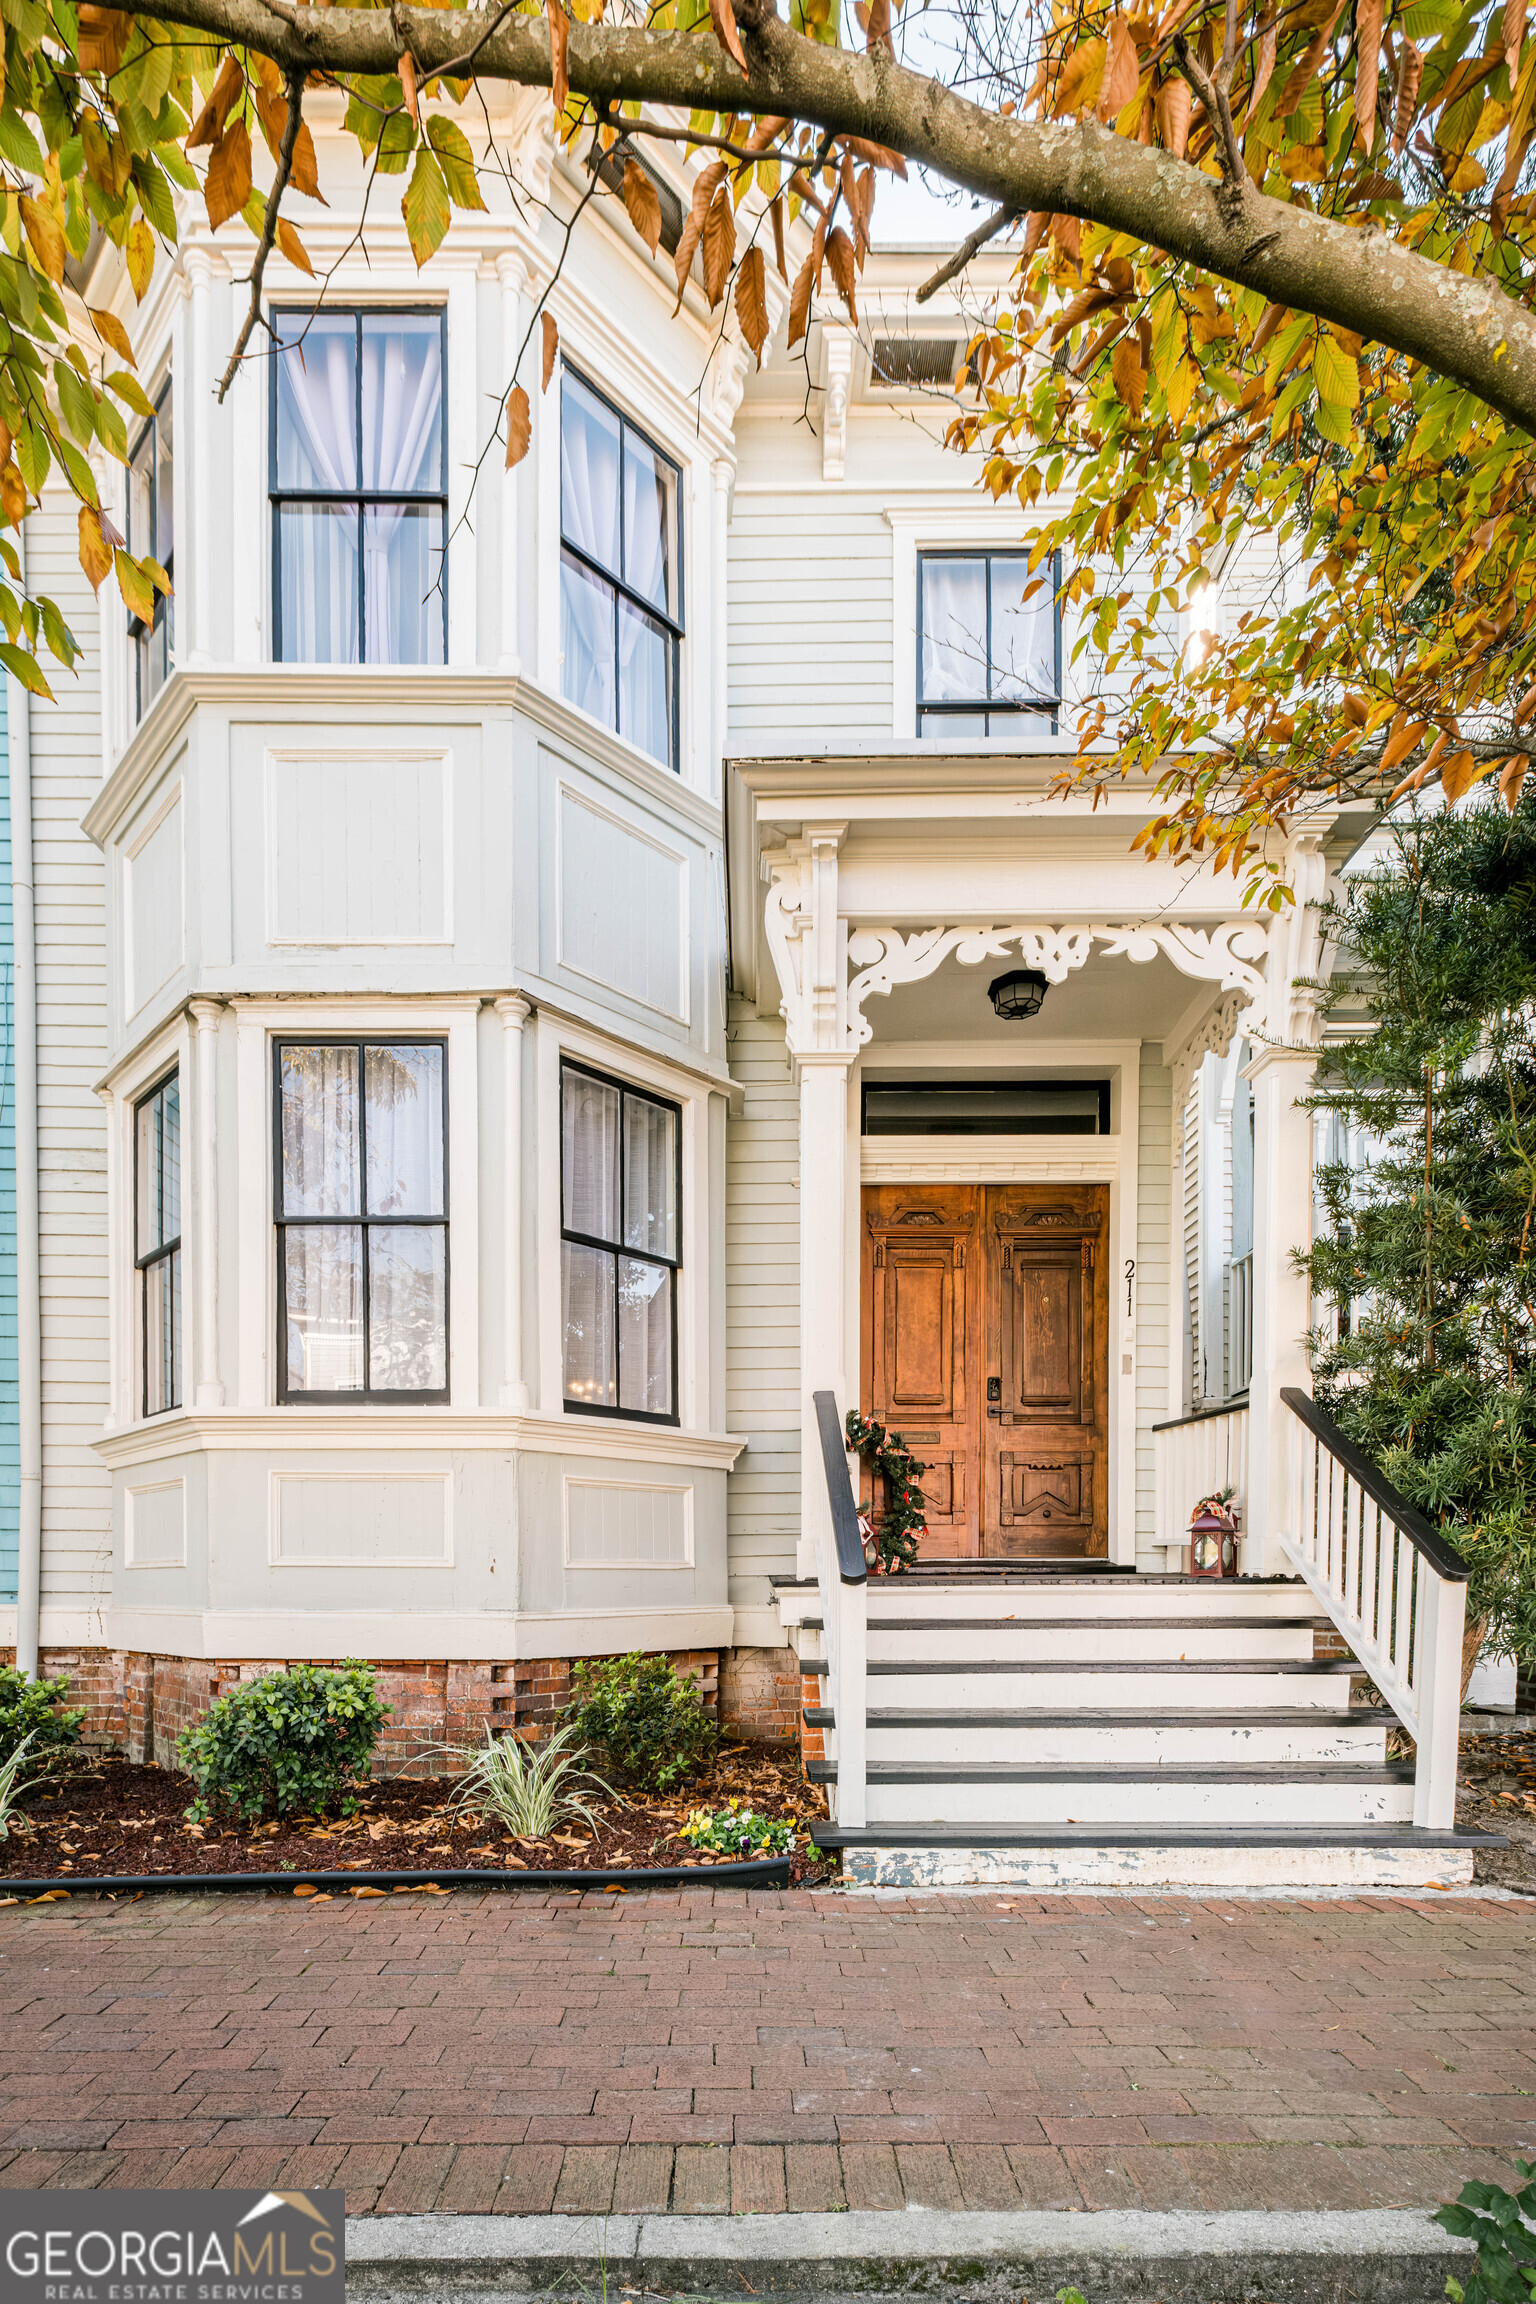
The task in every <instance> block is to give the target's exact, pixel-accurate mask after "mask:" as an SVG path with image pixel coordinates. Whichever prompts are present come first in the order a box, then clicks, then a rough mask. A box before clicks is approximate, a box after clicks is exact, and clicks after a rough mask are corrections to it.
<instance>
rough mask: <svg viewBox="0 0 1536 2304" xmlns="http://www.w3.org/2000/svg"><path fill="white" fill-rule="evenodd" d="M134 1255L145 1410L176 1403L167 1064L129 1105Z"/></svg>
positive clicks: (176, 1293)
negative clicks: (163, 1073)
mask: <svg viewBox="0 0 1536 2304" xmlns="http://www.w3.org/2000/svg"><path fill="white" fill-rule="evenodd" d="M133 1204H134V1220H133V1230H134V1239H133V1247H134V1262H135V1264H136V1266H137V1269H138V1275H139V1307H138V1309H139V1351H140V1356H141V1359H142V1362H143V1382H142V1384H141V1386H140V1398H141V1399H142V1401H143V1413H144V1414H145V1415H146V1416H163V1415H164V1414H165V1412H166V1410H167V1409H168V1408H179V1407H180V1406H181V1086H180V1082H179V1080H178V1078H177V1075H176V1074H175V1073H174V1072H172V1073H170V1074H169V1075H168V1076H167V1078H165V1079H164V1080H162V1081H161V1082H160V1083H159V1085H158V1086H157V1087H155V1088H152V1089H151V1090H150V1092H149V1094H148V1095H147V1096H141V1097H140V1099H139V1101H138V1103H137V1104H136V1105H135V1106H134V1110H133Z"/></svg>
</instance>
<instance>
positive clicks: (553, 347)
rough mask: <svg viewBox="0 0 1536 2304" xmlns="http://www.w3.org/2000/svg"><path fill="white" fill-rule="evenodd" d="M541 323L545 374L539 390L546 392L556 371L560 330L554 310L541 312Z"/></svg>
mask: <svg viewBox="0 0 1536 2304" xmlns="http://www.w3.org/2000/svg"><path fill="white" fill-rule="evenodd" d="M539 324H540V327H541V329H542V331H543V336H544V374H543V378H542V380H541V382H540V384H539V390H540V392H541V393H544V392H547V391H548V390H549V380H550V378H551V376H553V374H554V372H555V355H556V354H557V353H558V352H559V350H560V330H559V328H558V327H557V326H556V324H555V316H554V314H553V313H552V312H544V313H541V314H540V316H539Z"/></svg>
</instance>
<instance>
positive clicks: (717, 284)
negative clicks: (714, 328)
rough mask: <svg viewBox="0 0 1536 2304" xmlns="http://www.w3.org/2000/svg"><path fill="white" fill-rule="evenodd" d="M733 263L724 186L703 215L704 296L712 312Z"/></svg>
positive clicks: (732, 222) (731, 218)
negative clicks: (707, 299)
mask: <svg viewBox="0 0 1536 2304" xmlns="http://www.w3.org/2000/svg"><path fill="white" fill-rule="evenodd" d="M735 261H736V212H735V210H734V209H733V208H732V206H731V196H730V194H729V192H728V191H727V190H726V189H725V187H724V185H722V186H721V187H720V190H719V191H718V192H717V193H716V194H715V197H714V199H713V200H711V202H710V204H709V207H708V209H707V210H706V211H705V215H704V293H705V295H706V296H707V297H708V298H709V307H710V310H711V311H713V310H714V308H715V306H716V305H717V304H718V303H719V301H720V299H721V297H722V296H723V295H724V294H725V291H726V287H727V285H728V284H729V281H730V277H731V266H732V265H733V264H734V263H735Z"/></svg>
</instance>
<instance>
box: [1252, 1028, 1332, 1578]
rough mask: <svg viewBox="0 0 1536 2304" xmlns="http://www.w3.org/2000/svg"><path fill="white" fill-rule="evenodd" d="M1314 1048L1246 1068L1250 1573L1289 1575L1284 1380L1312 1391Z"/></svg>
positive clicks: (1266, 1052)
mask: <svg viewBox="0 0 1536 2304" xmlns="http://www.w3.org/2000/svg"><path fill="white" fill-rule="evenodd" d="M1316 1069H1317V1051H1316V1050H1315V1049H1313V1048H1265V1049H1262V1050H1261V1051H1260V1053H1259V1054H1258V1055H1257V1056H1256V1057H1255V1058H1254V1060H1253V1062H1252V1063H1251V1064H1249V1065H1248V1066H1246V1067H1245V1077H1246V1078H1247V1079H1249V1080H1250V1081H1251V1082H1252V1083H1253V1382H1252V1385H1251V1387H1250V1390H1249V1395H1248V1398H1249V1448H1250V1454H1249V1463H1248V1525H1247V1528H1246V1529H1245V1530H1244V1534H1243V1548H1242V1550H1243V1558H1242V1566H1243V1570H1244V1573H1245V1574H1248V1575H1277V1574H1281V1573H1283V1568H1282V1564H1281V1561H1280V1557H1279V1552H1278V1548H1277V1546H1276V1543H1275V1538H1276V1535H1277V1534H1278V1533H1279V1532H1280V1531H1281V1530H1282V1529H1284V1527H1285V1520H1286V1511H1287V1504H1288V1498H1289V1493H1290V1490H1289V1462H1290V1454H1289V1451H1290V1443H1291V1436H1290V1427H1291V1426H1292V1425H1293V1424H1294V1423H1295V1421H1296V1419H1295V1418H1294V1417H1293V1416H1292V1414H1291V1412H1290V1410H1289V1409H1288V1408H1287V1407H1285V1406H1284V1405H1283V1403H1282V1401H1281V1399H1280V1393H1281V1389H1282V1387H1283V1386H1285V1385H1287V1384H1294V1385H1296V1386H1298V1387H1299V1388H1300V1389H1301V1390H1302V1391H1308V1392H1309V1391H1310V1390H1311V1388H1312V1384H1311V1369H1310V1367H1309V1365H1308V1359H1307V1348H1306V1335H1307V1330H1308V1328H1309V1327H1310V1325H1311V1319H1312V1287H1311V1281H1310V1279H1309V1278H1308V1276H1307V1274H1306V1273H1305V1272H1298V1271H1297V1269H1296V1265H1295V1256H1296V1253H1297V1252H1298V1251H1299V1252H1300V1253H1302V1254H1303V1255H1304V1254H1305V1253H1306V1252H1307V1250H1309V1249H1310V1247H1311V1245H1312V1115H1311V1113H1310V1112H1309V1111H1307V1110H1306V1109H1304V1107H1303V1103H1302V1099H1303V1098H1304V1097H1306V1096H1308V1095H1310V1094H1311V1090H1312V1077H1313V1074H1314V1072H1315V1071H1316Z"/></svg>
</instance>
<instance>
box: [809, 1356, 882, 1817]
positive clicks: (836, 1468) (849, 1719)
mask: <svg viewBox="0 0 1536 2304" xmlns="http://www.w3.org/2000/svg"><path fill="white" fill-rule="evenodd" d="M811 1398H812V1402H813V1404H814V1406H815V1409H816V1425H817V1430H818V1431H819V1433H820V1435H821V1461H822V1466H823V1469H824V1470H825V1472H826V1478H827V1507H828V1509H827V1513H826V1515H825V1517H823V1515H822V1514H821V1513H820V1512H813V1513H812V1515H811V1526H812V1532H813V1535H814V1538H815V1545H816V1582H817V1584H818V1586H819V1587H820V1591H821V1621H822V1627H823V1630H822V1638H823V1639H824V1640H825V1642H826V1646H827V1696H826V1700H827V1703H828V1705H829V1706H830V1707H831V1711H832V1716H833V1720H834V1723H835V1726H836V1730H837V1801H836V1807H837V1821H838V1823H839V1824H855V1825H857V1824H862V1823H864V1821H865V1810H866V1805H867V1800H866V1791H865V1785H866V1751H867V1717H866V1706H867V1703H868V1687H867V1682H866V1666H867V1659H868V1654H869V1610H868V1598H867V1585H868V1577H869V1570H868V1567H867V1566H866V1563H865V1559H864V1544H863V1539H862V1538H861V1537H860V1535H859V1508H858V1505H857V1504H856V1503H855V1501H854V1494H853V1482H852V1480H851V1479H850V1478H849V1476H848V1444H847V1441H846V1439H845V1438H844V1435H843V1425H842V1420H841V1418H840V1417H839V1415H838V1413H837V1402H836V1400H835V1399H834V1398H833V1396H832V1394H831V1393H830V1392H813V1393H812V1395H811ZM829 1539H830V1541H829Z"/></svg>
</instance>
